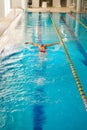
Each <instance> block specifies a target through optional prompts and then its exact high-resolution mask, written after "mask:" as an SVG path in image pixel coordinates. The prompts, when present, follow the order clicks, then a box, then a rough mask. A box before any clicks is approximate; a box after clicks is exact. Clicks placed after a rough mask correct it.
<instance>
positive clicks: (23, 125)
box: [0, 13, 87, 130]
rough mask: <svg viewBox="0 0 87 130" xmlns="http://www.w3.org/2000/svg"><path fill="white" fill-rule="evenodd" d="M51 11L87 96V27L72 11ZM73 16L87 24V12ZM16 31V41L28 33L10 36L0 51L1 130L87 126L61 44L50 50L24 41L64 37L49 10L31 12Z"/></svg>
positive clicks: (61, 129)
mask: <svg viewBox="0 0 87 130" xmlns="http://www.w3.org/2000/svg"><path fill="white" fill-rule="evenodd" d="M51 15H52V17H53V19H54V21H55V23H56V26H57V27H58V29H59V31H60V34H61V36H62V39H63V41H64V44H65V46H66V48H67V50H68V53H69V55H70V58H71V60H72V62H73V64H74V66H75V69H76V71H77V74H78V76H79V79H80V81H81V83H82V87H83V89H84V92H85V94H86V96H87V80H86V77H87V43H86V42H87V37H86V34H87V29H86V28H84V27H83V26H82V25H81V24H80V23H79V22H78V21H76V19H74V18H73V17H72V16H71V15H69V14H65V13H52V14H51ZM73 15H75V17H77V18H79V20H81V21H82V22H83V23H84V24H85V25H86V24H87V21H86V19H87V14H73ZM18 32H19V33H18ZM14 33H15V36H16V37H15V38H12V39H13V43H14V42H15V41H17V40H18V39H17V37H19V34H21V33H23V37H19V39H20V40H19V41H18V42H19V43H20V44H18V45H17V44H16V45H12V40H11V42H10V41H9V42H10V44H9V47H7V48H4V50H3V51H2V52H1V56H0V57H1V58H0V130H87V111H86V110H85V106H84V103H83V101H82V98H81V96H80V94H79V91H78V88H77V85H76V82H75V79H74V77H73V75H72V72H71V69H70V66H69V63H68V61H67V59H66V56H65V53H64V50H63V48H62V46H61V44H60V45H55V46H52V47H48V48H47V53H46V54H41V53H39V51H38V48H37V47H34V46H32V45H25V44H24V42H26V41H30V42H34V43H41V44H46V43H48V44H50V43H53V42H59V39H58V37H57V34H56V31H55V29H54V26H53V24H52V21H51V19H50V15H49V13H27V14H26V15H25V17H23V19H21V21H20V22H19V23H18V25H17V26H16V28H15V32H14ZM22 39H23V41H22Z"/></svg>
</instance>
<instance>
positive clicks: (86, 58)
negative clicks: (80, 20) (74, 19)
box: [61, 16, 87, 66]
mask: <svg viewBox="0 0 87 130" xmlns="http://www.w3.org/2000/svg"><path fill="white" fill-rule="evenodd" d="M61 20H62V21H63V23H64V24H65V26H66V28H67V30H68V31H69V33H70V34H71V36H72V38H73V40H74V41H75V43H76V45H77V47H78V50H79V51H80V53H81V54H82V55H83V57H84V61H83V64H84V65H85V66H87V53H86V51H85V50H84V48H83V47H82V45H81V44H80V42H79V41H78V39H77V37H76V36H75V34H74V33H73V32H72V30H71V29H70V27H69V25H68V24H67V22H66V20H65V18H64V17H63V16H61Z"/></svg>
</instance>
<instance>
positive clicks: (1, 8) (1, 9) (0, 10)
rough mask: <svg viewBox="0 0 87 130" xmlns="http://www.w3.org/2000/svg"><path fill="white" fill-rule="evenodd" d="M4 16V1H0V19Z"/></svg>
mask: <svg viewBox="0 0 87 130" xmlns="http://www.w3.org/2000/svg"><path fill="white" fill-rule="evenodd" d="M4 16H5V12H4V0H0V18H3V17H4Z"/></svg>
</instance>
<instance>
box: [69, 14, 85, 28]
mask: <svg viewBox="0 0 87 130" xmlns="http://www.w3.org/2000/svg"><path fill="white" fill-rule="evenodd" d="M68 14H69V15H70V16H72V18H74V19H75V20H76V21H77V22H79V23H80V24H81V25H82V26H83V27H84V28H86V29H87V26H86V25H85V24H84V23H83V22H81V21H80V20H79V19H78V18H76V17H75V16H74V15H72V14H71V13H68Z"/></svg>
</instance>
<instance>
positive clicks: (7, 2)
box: [4, 0, 10, 16]
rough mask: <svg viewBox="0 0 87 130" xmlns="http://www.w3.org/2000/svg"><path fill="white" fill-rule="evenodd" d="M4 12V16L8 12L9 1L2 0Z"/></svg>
mask: <svg viewBox="0 0 87 130" xmlns="http://www.w3.org/2000/svg"><path fill="white" fill-rule="evenodd" d="M4 12H5V16H7V15H8V13H9V12H10V0H4Z"/></svg>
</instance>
